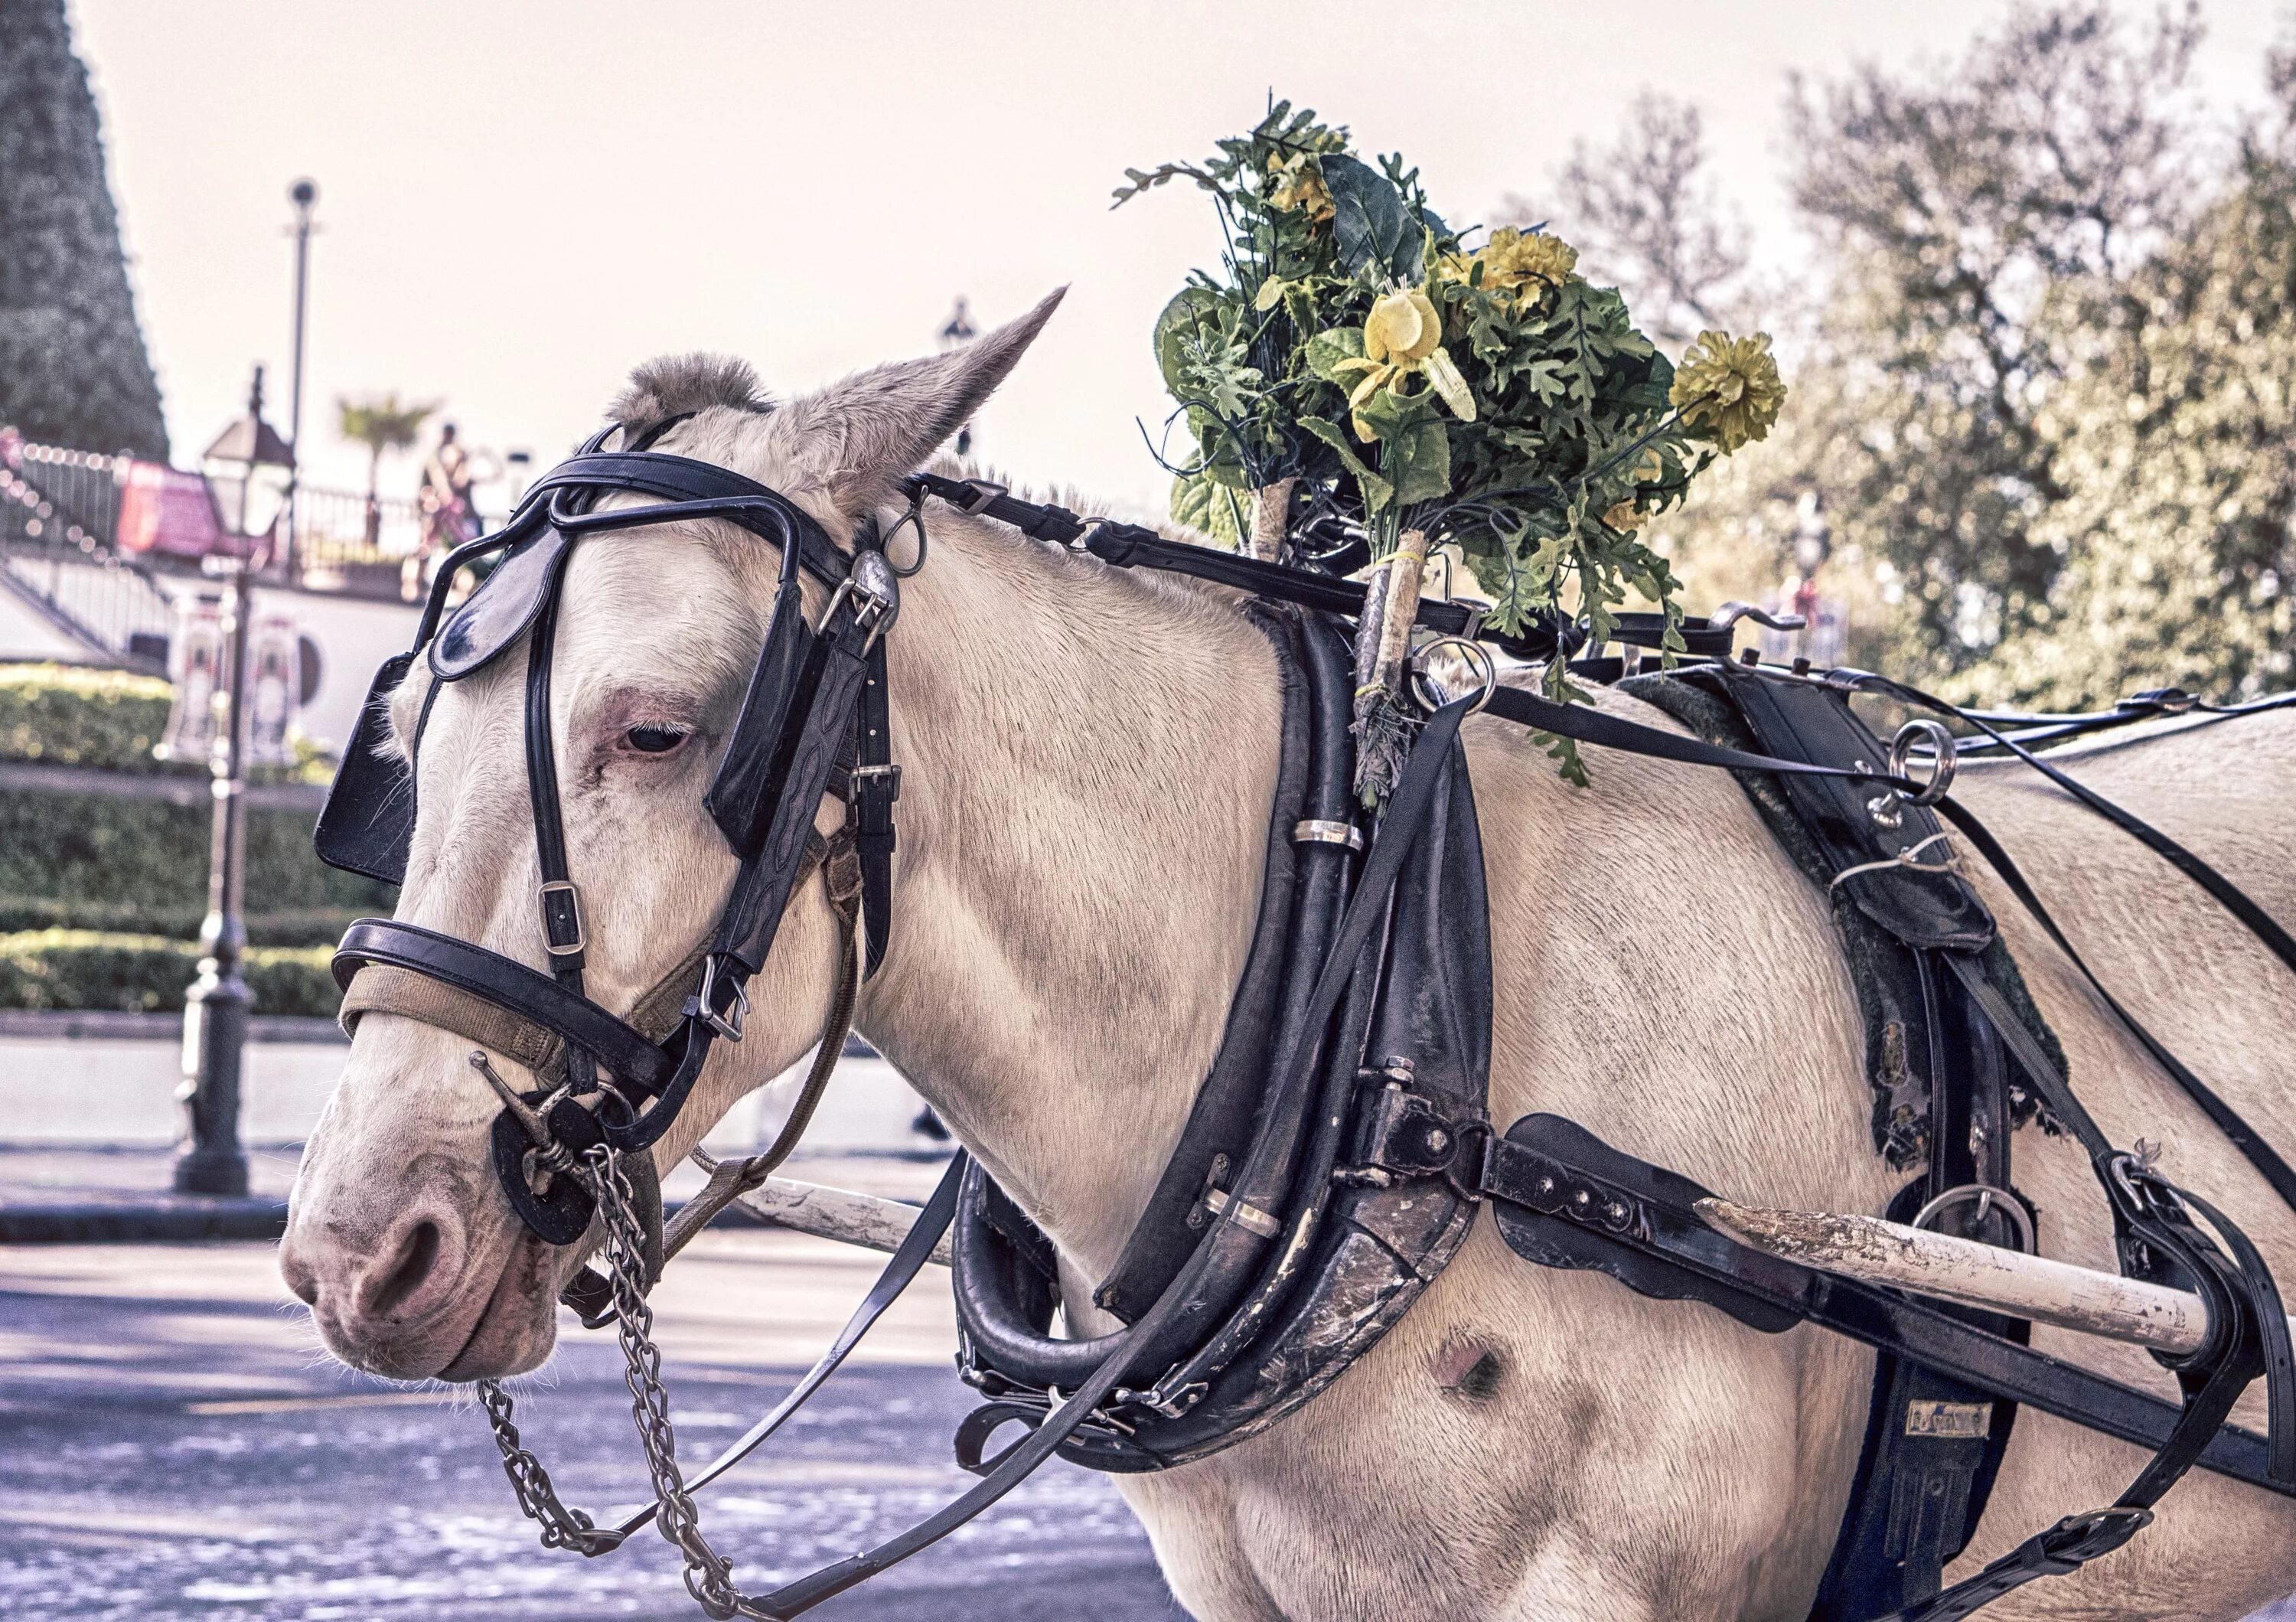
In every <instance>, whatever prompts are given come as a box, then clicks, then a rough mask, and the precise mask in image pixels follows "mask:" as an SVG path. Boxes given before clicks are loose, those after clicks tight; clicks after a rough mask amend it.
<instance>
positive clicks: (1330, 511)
mask: <svg viewBox="0 0 2296 1622" xmlns="http://www.w3.org/2000/svg"><path fill="white" fill-rule="evenodd" d="M1175 179H1185V180H1188V181H1192V182H1193V184H1196V185H1197V186H1199V187H1201V189H1202V190H1203V191H1205V192H1206V193H1209V194H1210V197H1211V199H1212V201H1213V204H1214V206H1215V208H1216V209H1218V214H1219V219H1220V225H1221V227H1222V231H1223V233H1224V238H1225V244H1226V246H1225V250H1224V252H1223V254H1222V258H1221V265H1220V269H1219V271H1218V273H1217V274H1215V273H1209V272H1204V271H1196V272H1193V273H1192V274H1190V276H1189V279H1188V284H1187V285H1186V286H1185V287H1184V288H1182V289H1181V290H1180V291H1179V292H1178V294H1177V295H1176V296H1175V297H1174V298H1173V299H1172V300H1171V302H1170V303H1169V304H1168V305H1166V306H1165V307H1164V311H1163V313H1162V315H1160V316H1159V317H1158V318H1157V322H1156V328H1155V348H1156V360H1157V365H1158V367H1159V368H1160V371H1161V372H1162V373H1163V377H1164V382H1165V385H1166V387H1167V388H1168V389H1169V390H1170V392H1171V395H1172V397H1173V399H1174V401H1175V402H1176V406H1177V409H1176V411H1175V414H1174V415H1175V417H1176V419H1177V420H1178V421H1179V422H1183V423H1185V428H1186V430H1187V432H1188V435H1189V437H1190V438H1191V439H1192V440H1193V448H1192V449H1191V451H1190V453H1189V454H1188V455H1187V456H1186V458H1185V461H1184V462H1182V463H1179V464H1177V465H1173V464H1172V463H1168V464H1167V465H1172V466H1173V471H1174V472H1175V473H1176V475H1177V478H1176V480H1175V484H1174V487H1173V492H1172V512H1173V515H1174V517H1176V518H1177V519H1178V520H1181V521H1182V522H1184V523H1187V524H1190V525H1192V526H1193V527H1195V528H1198V529H1201V530H1202V531H1203V532H1204V533H1206V534H1207V535H1208V536H1210V537H1212V538H1213V539H1215V540H1216V541H1219V542H1223V543H1225V544H1226V545H1233V546H1240V547H1245V548H1249V549H1250V550H1251V551H1252V552H1253V553H1256V554H1258V555H1260V556H1264V557H1283V556H1286V555H1289V554H1296V553H1298V552H1299V551H1300V550H1301V548H1300V545H1299V543H1300V539H1301V537H1307V536H1309V535H1316V536H1328V535H1331V534H1333V533H1334V531H1338V532H1341V533H1345V534H1347V535H1349V536H1354V535H1357V534H1359V535H1360V537H1362V539H1363V541H1364V542H1365V544H1366V545H1367V546H1368V549H1369V554H1370V560H1371V563H1370V573H1369V574H1368V576H1367V577H1366V578H1367V584H1368V586H1369V591H1370V596H1369V598H1368V600H1367V602H1366V604H1365V615H1364V619H1363V622H1362V625H1361V627H1360V629H1359V631H1358V638H1357V683H1358V692H1357V745H1358V766H1357V789H1358V791H1360V792H1362V793H1363V794H1364V795H1365V799H1366V802H1367V803H1374V804H1375V803H1376V802H1377V801H1378V800H1379V799H1382V797H1383V796H1384V793H1385V792H1386V791H1387V789H1388V788H1389V787H1390V785H1391V784H1392V782H1393V781H1394V776H1395V774H1396V772H1397V771H1398V770H1399V768H1400V763H1401V758H1402V754H1403V752H1404V750H1405V749H1406V746H1407V744H1408V741H1409V727H1410V721H1409V718H1408V717H1409V715H1410V711H1409V709H1408V708H1407V706H1406V704H1405V702H1404V698H1403V689H1402V682H1403V677H1404V668H1405V662H1406V659H1407V657H1408V654H1409V646H1408V638H1409V633H1410V627H1411V623H1412V620H1413V618H1414V616H1415V614H1416V612H1417V608H1418V601H1419V586H1420V573H1421V570H1422V568H1423V565H1424V562H1425V560H1426V558H1427V555H1428V553H1429V550H1430V549H1431V547H1437V546H1444V545H1449V546H1452V547H1455V548H1456V551H1457V553H1459V555H1460V557H1461V559H1462V560H1463V561H1464V564H1465V566H1466V567H1467V569H1470V570H1471V571H1472V573H1473V575H1474V577H1475V578H1476V580H1477V581H1478V582H1479V583H1480V586H1481V587H1482V588H1483V591H1484V592H1485V593H1486V594H1488V596H1489V598H1490V608H1489V610H1488V616H1487V618H1488V623H1489V624H1491V625H1492V626H1493V627H1496V628H1497V629H1499V630H1501V631H1505V632H1510V633H1520V632H1521V630H1523V628H1524V627H1526V626H1529V625H1530V624H1532V623H1534V622H1538V621H1542V620H1543V621H1545V622H1546V623H1548V624H1551V625H1552V626H1554V628H1555V629H1556V630H1557V631H1558V632H1562V633H1565V634H1564V635H1562V636H1560V637H1559V638H1558V645H1559V647H1560V648H1562V650H1564V651H1558V652H1557V653H1556V655H1555V656H1554V659H1552V660H1550V661H1549V663H1548V664H1547V666H1546V669H1545V670H1544V672H1543V674H1542V678H1541V679H1542V685H1543V688H1544V690H1545V692H1546V693H1547V695H1548V696H1549V697H1551V698H1554V699H1558V700H1584V699H1585V698H1586V697H1587V695H1586V694H1585V693H1584V692H1580V691H1579V689H1578V688H1577V687H1576V686H1575V685H1574V684H1572V683H1571V681H1570V673H1569V669H1568V666H1567V664H1566V662H1565V651H1567V648H1568V646H1569V645H1570V644H1573V643H1577V644H1579V645H1591V646H1595V647H1599V646H1600V645H1601V644H1602V643H1605V642H1607V641H1609V640H1611V635H1612V634H1613V632H1614V630H1615V628H1616V623H1617V622H1616V618H1615V610H1617V608H1618V606H1619V605H1620V604H1621V603H1623V602H1625V601H1626V600H1627V596H1628V592H1629V591H1634V592H1639V593H1640V594H1642V595H1643V596H1644V597H1646V598H1648V599H1649V600H1650V601H1651V602H1654V603H1655V604H1657V605H1658V607H1659V609H1660V610H1661V613H1662V614H1663V616H1664V623H1665V635H1664V646H1665V652H1666V655H1667V657H1669V659H1670V658H1671V657H1672V655H1673V654H1674V653H1675V652H1677V651H1680V650H1681V647H1682V645H1683V644H1682V640H1681V635H1680V632H1679V630H1678V628H1677V627H1678V626H1679V623H1680V620H1681V616H1682V611H1681V609H1680V607H1679V605H1678V604H1677V602H1676V593H1677V587H1678V584H1679V583H1678V582H1677V580H1676V578H1675V577H1674V575H1673V573H1672V571H1671V570H1669V568H1668V567H1667V562H1666V560H1665V559H1664V558H1663V557H1662V556H1661V555H1660V554H1659V553H1657V552H1655V551H1653V550H1652V548H1651V547H1650V546H1649V545H1647V544H1646V543H1645V542H1644V539H1643V538H1642V531H1643V528H1644V526H1645V524H1646V523H1647V521H1648V520H1649V519H1650V518H1651V517H1652V515H1654V514H1657V513H1660V512H1665V511H1666V510H1667V509H1669V507H1672V506H1675V505H1677V504H1679V503H1680V502H1681V501H1682V499H1683V497H1684V496H1685V494H1686V493H1687V491H1688V490H1689V487H1690V483H1691V481H1692V480H1693V479H1695V478H1696V477H1697V476H1698V475H1699V474H1700V473H1701V472H1702V471H1705V470H1706V468H1708V467H1709V466H1710V465H1711V464H1712V463H1713V462H1714V460H1715V458H1716V457H1717V456H1718V455H1727V454H1729V453H1730V452H1732V451H1734V450H1735V449H1737V448H1738V446H1741V445H1743V444H1745V443H1746V442H1747V441H1748V440H1750V439H1759V438H1764V437H1765V436H1766V435H1767V433H1768V432H1769V430H1770V425H1771V423H1772V422H1775V420H1776V417H1777V413H1778V409H1779V406H1781V405H1782V404H1783V403H1784V398H1785V388H1784V384H1783V383H1782V382H1781V381H1779V378H1778V370H1777V365H1776V363H1775V361H1774V360H1773V359H1772V358H1771V356H1770V354H1769V340H1768V338H1767V336H1766V335H1761V334H1757V335H1756V336H1754V337H1752V338H1744V339H1739V338H1731V337H1729V336H1727V335H1726V334H1724V333H1720V332H1706V333H1702V334H1701V336H1700V337H1699V339H1698V340H1697V342H1696V343H1694V344H1693V345H1692V346H1691V348H1690V349H1689V352H1688V353H1687V354H1686V355H1685V356H1684V357H1683V360H1682V364H1681V365H1679V366H1678V367H1677V365H1674V364H1673V363H1671V362H1669V360H1668V359H1667V357H1666V356H1664V355H1662V354H1661V353H1660V352H1659V350H1658V349H1657V348H1656V347H1655V346H1654V345H1653V344H1652V342H1651V341H1650V340H1648V339H1647V338H1645V337H1644V336H1643V334H1642V333H1640V332H1637V331H1636V330H1635V326H1634V324H1633V322H1632V320H1631V319H1630V318H1629V316H1628V313H1627V307H1626V302H1625V300H1624V299H1621V298H1620V295H1619V293H1618V291H1617V290H1616V289H1614V288H1607V287H1597V286H1595V285H1594V284H1593V283H1589V282H1587V280H1586V279H1585V278H1584V277H1582V276H1580V275H1579V272H1578V257H1579V256H1578V254H1577V252H1576V250H1573V249H1572V248H1571V247H1570V245H1569V244H1568V243H1566V242H1562V240H1561V239H1560V238H1558V237H1556V236H1554V235H1551V234H1549V233H1546V231H1544V230H1538V229H1534V230H1529V231H1518V230H1514V229H1511V228H1505V229H1501V230H1497V231H1494V232H1491V233H1488V236H1486V237H1485V239H1484V241H1483V242H1481V244H1480V246H1478V247H1473V248H1470V247H1469V246H1468V245H1467V242H1466V241H1465V238H1466V237H1467V236H1469V235H1470V234H1472V232H1471V231H1455V230H1454V229H1453V228H1452V227H1451V226H1449V225H1447V224H1446V223H1445V222H1444V220H1443V218H1442V217H1441V216H1439V215H1438V214H1437V213H1436V212H1435V211H1434V210H1433V209H1431V208H1430V207H1429V206H1428V201H1427V195H1426V193H1425V190H1424V189H1423V187H1422V185H1421V184H1420V180H1419V173H1418V171H1417V170H1416V169H1415V168H1406V167H1405V165H1404V162H1403V160H1402V159H1401V157H1400V156H1390V157H1385V158H1382V159H1380V160H1378V163H1377V165H1376V167H1374V165H1373V164H1370V163H1366V162H1365V161H1364V160H1362V159H1361V158H1360V157H1358V156H1357V155H1356V153H1355V152H1352V151H1351V150H1350V148H1349V138H1348V132H1347V130H1346V129H1345V128H1343V127H1335V126H1332V125H1327V124H1324V123H1323V122H1321V121H1320V120H1319V119H1317V118H1316V115H1315V114H1314V113H1313V112H1312V111H1308V110H1306V109H1300V110H1298V111H1294V110H1293V109H1292V106H1291V105H1290V103H1288V102H1276V103H1275V104H1274V105H1273V106H1271V107H1270V109H1269V111H1268V113H1267V117H1266V118H1265V119H1261V120H1260V122H1259V124H1258V125H1257V126H1256V127H1253V128H1252V129H1251V132H1250V133H1248V134H1246V135H1242V136H1239V137H1236V138H1234V139H1233V140H1227V141H1222V142H1220V143H1218V152H1217V153H1216V154H1215V155H1214V156H1213V157H1211V158H1210V159H1208V160H1205V161H1204V162H1203V163H1201V164H1188V163H1172V164H1166V165H1164V166H1162V167H1160V168H1155V169H1151V170H1138V169H1133V170H1128V171H1127V183H1126V184H1125V185H1123V186H1122V187H1120V188H1119V189H1118V191H1117V193H1116V199H1117V201H1118V202H1119V204H1120V203H1123V202H1125V201H1128V200H1129V199H1131V198H1134V197H1136V196H1138V195H1140V194H1141V193H1144V192H1146V191H1149V190H1150V189H1152V188H1153V187H1157V186H1160V185H1163V184H1166V183H1168V182H1169V181H1172V180H1175ZM1574 627H1575V630H1576V632H1577V633H1578V634H1577V635H1572V634H1570V632H1571V631H1572V629H1573V628H1574ZM1550 742H1551V746H1552V749H1553V751H1554V754H1555V756H1556V757H1557V758H1558V759H1559V760H1560V761H1561V762H1562V771H1563V773H1564V774H1565V775H1566V776H1568V777H1570V779H1571V780H1572V781H1574V782H1581V783H1583V782H1585V781H1586V774H1585V771H1584V768H1583V767H1582V766H1581V765H1580V763H1579V758H1578V753H1577V750H1576V748H1575V746H1574V745H1572V744H1571V743H1570V741H1569V740H1567V739H1562V738H1555V739H1552V740H1551V741H1550Z"/></svg>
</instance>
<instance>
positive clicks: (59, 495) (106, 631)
mask: <svg viewBox="0 0 2296 1622" xmlns="http://www.w3.org/2000/svg"><path fill="white" fill-rule="evenodd" d="M16 448H17V455H15V456H14V457H13V458H12V460H13V462H14V463H15V465H14V466H7V465H0V585H4V586H5V588H6V589H7V590H9V591H10V592H11V593H12V594H14V595H15V596H17V597H18V598H20V599H21V600H22V601H23V602H27V603H28V604H29V605H30V606H31V607H32V608H33V609H34V610H36V611H37V612H38V613H39V614H40V615H41V616H42V617H43V618H45V619H46V620H47V621H48V622H49V623H50V624H51V625H53V626H54V627H56V628H57V629H58V630H59V631H61V632H62V633H63V634H64V635H67V636H70V638H71V639H72V640H74V641H76V642H78V643H80V644H82V645H83V646H84V647H86V649H87V651H89V652H91V653H94V654H96V655H97V656H99V657H101V658H103V659H110V660H113V661H115V662H117V663H119V664H122V665H127V666H129V667H131V668H136V669H143V670H151V671H153V672H159V671H162V670H164V669H165V668H166V666H167V653H166V649H167V645H168V635H169V633H170V632H171V631H172V630H173V629H174V627H175V620H176V614H175V606H174V604H173V603H172V602H170V601H169V600H168V594H166V593H165V592H163V591H161V590H160V587H159V586H158V585H156V584H155V583H154V581H153V579H152V576H151V573H150V572H149V570H148V569H146V568H145V567H144V566H143V564H141V563H138V562H135V561H130V560H129V559H127V558H124V557H122V556H121V555H120V554H119V553H118V552H117V551H115V550H114V549H113V546H112V537H113V534H114V526H115V525H116V524H117V523H118V521H119V476H120V475H121V474H123V473H124V472H125V471H126V468H127V458H125V457H119V456H106V455H100V454H98V453H96V452H94V451H75V450H66V449H62V448H61V447H58V446H45V445H29V444H20V445H19V446H17V447H16Z"/></svg>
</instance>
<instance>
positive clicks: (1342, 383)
mask: <svg viewBox="0 0 2296 1622" xmlns="http://www.w3.org/2000/svg"><path fill="white" fill-rule="evenodd" d="M1363 352H1364V345H1363V329H1362V328H1361V327H1333V328H1331V329H1329V330H1328V331H1325V332H1318V333H1316V335H1315V336H1314V337H1313V338H1311V339H1309V340H1308V370H1309V371H1310V372H1313V373H1315V374H1316V376H1317V377H1320V378H1322V379H1323V380H1324V381H1325V382H1327V383H1335V384H1337V385H1338V386H1339V387H1341V389H1352V388H1353V387H1354V386H1355V384H1356V381H1357V373H1351V372H1349V373H1341V372H1337V371H1334V370H1333V368H1334V367H1336V366H1337V365H1339V364H1340V363H1341V361H1343V360H1361V359H1362V358H1363Z"/></svg>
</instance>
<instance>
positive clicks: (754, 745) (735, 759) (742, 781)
mask: <svg viewBox="0 0 2296 1622" xmlns="http://www.w3.org/2000/svg"><path fill="white" fill-rule="evenodd" d="M813 644H814V634H813V631H812V629H811V628H810V627H808V626H807V624H806V623H805V605H804V603H803V602H801V601H800V600H799V587H798V583H797V582H796V581H795V580H793V579H790V578H786V575H785V576H784V578H783V582H782V586H781V588H780V589H779V590H778V591H776V592H775V594H774V614H773V619H772V621H771V622H770V623H769V624H768V625H767V627H766V643H765V647H764V648H763V649H762V650H761V651H759V653H758V663H757V667H756V668H755V669H754V670H753V671H751V673H750V690H749V692H747V693H746V694H745V695H743V697H742V713H741V716H740V717H739V718H738V719H736V720H735V721H734V734H733V737H732V738H731V739H730V740H729V741H727V743H726V756H725V758H724V759H722V760H720V761H719V762H718V763H717V774H716V775H715V776H714V777H712V778H711V779H710V781H709V792H708V793H707V794H705V795H704V796H702V800H701V803H702V805H703V806H705V807H708V809H709V815H710V816H711V817H712V818H714V819H715V820H716V822H717V827H718V831H720V832H722V833H724V834H725V836H726V844H728V845H730V846H731V847H733V849H734V855H736V856H744V857H746V856H751V855H754V854H755V853H756V851H757V848H758V846H759V845H761V844H762V843H764V841H765V837H766V829H767V825H768V824H769V823H771V822H772V820H773V815H774V807H775V796H773V795H771V794H769V793H768V792H767V789H768V788H769V787H770V786H771V784H772V783H773V782H774V780H775V774H776V767H777V765H778V763H779V762H781V761H782V759H783V757H785V756H786V755H787V754H788V752H789V751H788V749H787V747H786V743H787V740H788V736H789V734H790V733H791V730H792V729H791V725H790V717H791V709H792V708H793V707H794V704H795V701H796V699H797V693H798V689H799V686H800V685H801V684H802V678H803V676H804V672H805V668H806V665H807V656H808V654H810V653H811V652H812V651H813ZM784 769H785V768H784Z"/></svg>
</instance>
